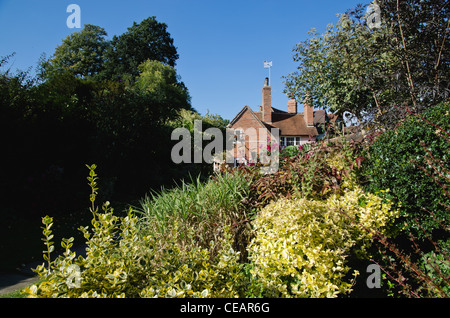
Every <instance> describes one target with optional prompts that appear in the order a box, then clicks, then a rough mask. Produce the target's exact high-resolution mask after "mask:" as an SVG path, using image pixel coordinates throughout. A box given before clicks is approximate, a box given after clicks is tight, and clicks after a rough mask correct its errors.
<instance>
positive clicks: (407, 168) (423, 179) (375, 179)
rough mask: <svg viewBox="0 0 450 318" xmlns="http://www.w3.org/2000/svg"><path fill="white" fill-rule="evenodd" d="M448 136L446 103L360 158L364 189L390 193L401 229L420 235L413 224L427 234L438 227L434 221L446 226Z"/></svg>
mask: <svg viewBox="0 0 450 318" xmlns="http://www.w3.org/2000/svg"><path fill="white" fill-rule="evenodd" d="M449 131H450V103H449V102H446V103H442V104H439V105H437V106H434V107H432V108H429V109H428V110H426V111H424V112H423V113H421V114H419V115H410V116H409V117H407V118H406V119H405V120H404V122H402V123H401V124H400V125H399V126H398V127H397V128H396V129H394V130H390V131H385V132H383V133H382V134H381V135H380V136H378V137H377V138H376V140H375V141H374V142H373V144H372V145H371V146H370V147H369V148H368V150H367V152H366V154H365V157H366V160H365V161H364V165H363V170H364V173H363V174H364V175H365V176H366V177H367V178H368V180H369V182H368V184H367V190H369V191H372V192H377V191H380V190H382V189H390V190H391V194H392V195H393V196H394V197H395V199H396V200H397V202H399V203H400V204H401V205H402V207H403V208H402V216H403V217H404V219H403V221H406V222H407V226H406V228H407V229H415V230H417V232H418V233H419V235H420V233H422V230H421V229H419V226H418V224H420V225H421V227H422V228H423V229H424V230H425V231H427V232H429V233H431V232H432V231H433V230H434V229H437V228H438V223H437V222H436V220H439V221H441V222H446V221H448V216H447V215H448V209H447V208H446V206H449V205H450V198H449V196H448V193H449V190H448V185H449V180H450V160H449V156H450V135H449V134H448V132H449ZM445 189H446V190H445ZM416 220H417V222H416Z"/></svg>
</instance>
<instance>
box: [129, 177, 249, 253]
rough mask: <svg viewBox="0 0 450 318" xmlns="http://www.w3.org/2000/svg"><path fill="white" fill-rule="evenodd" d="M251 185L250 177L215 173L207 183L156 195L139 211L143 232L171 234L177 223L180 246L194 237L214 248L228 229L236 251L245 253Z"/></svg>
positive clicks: (164, 191)
mask: <svg viewBox="0 0 450 318" xmlns="http://www.w3.org/2000/svg"><path fill="white" fill-rule="evenodd" d="M250 184H251V178H250V176H249V175H246V174H244V173H242V172H241V171H233V172H228V173H218V174H215V175H214V176H212V177H211V178H210V179H209V180H207V182H201V181H200V179H199V178H197V179H196V180H192V182H191V183H187V182H183V183H182V184H181V185H180V186H178V187H175V188H173V189H168V190H167V189H162V191H161V192H160V193H156V192H153V193H152V194H151V196H147V197H145V198H144V199H143V200H142V201H141V205H140V207H139V208H138V209H137V210H138V211H139V212H141V213H142V218H143V223H142V225H143V226H142V231H143V232H148V233H153V232H155V231H157V232H161V233H164V232H166V231H169V232H170V231H171V228H172V226H173V225H174V224H175V223H176V224H177V226H178V230H179V231H180V234H179V235H178V238H179V239H180V244H185V243H183V240H185V239H188V236H189V235H192V236H193V238H192V239H194V240H195V241H196V242H197V244H199V245H200V246H202V247H204V248H210V242H211V241H215V242H218V238H219V237H220V236H221V235H222V229H223V227H224V226H228V227H230V230H231V231H232V235H233V239H234V244H235V246H234V248H235V249H236V250H239V251H240V252H241V253H242V254H245V251H246V245H247V241H248V240H249V236H250V234H251V233H250V225H249V222H250V215H249V209H247V208H246V207H245V205H244V204H243V203H244V202H245V200H246V198H247V196H248V192H249V188H250ZM187 233H190V234H189V235H187ZM219 247H220V245H219V244H217V245H215V246H214V248H213V250H212V252H214V251H215V250H216V249H218V248H219ZM242 256H245V255H242Z"/></svg>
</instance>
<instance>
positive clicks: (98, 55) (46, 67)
mask: <svg viewBox="0 0 450 318" xmlns="http://www.w3.org/2000/svg"><path fill="white" fill-rule="evenodd" d="M106 35H107V33H106V32H105V30H104V29H103V28H102V27H99V26H96V25H91V24H86V25H85V26H84V28H83V29H82V30H81V31H79V32H74V33H72V34H70V35H69V36H67V37H66V38H65V39H64V40H63V42H62V43H61V44H60V45H59V46H58V47H56V49H55V53H54V54H53V56H52V58H50V59H49V60H47V61H43V62H42V65H41V71H42V72H41V76H43V78H44V79H48V78H51V77H52V76H55V74H61V73H64V72H66V73H69V74H72V75H75V76H77V77H81V78H87V77H95V76H97V75H98V74H99V73H100V72H101V71H102V69H103V63H104V60H105V52H106V49H107V47H108V46H109V42H108V41H107V40H106Z"/></svg>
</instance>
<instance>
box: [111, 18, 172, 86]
mask: <svg viewBox="0 0 450 318" xmlns="http://www.w3.org/2000/svg"><path fill="white" fill-rule="evenodd" d="M178 57H179V56H178V53H177V49H176V47H175V46H174V44H173V39H172V38H171V36H170V33H169V32H168V31H167V25H166V24H165V23H161V22H158V21H157V20H156V18H155V17H149V18H147V19H145V20H143V21H142V22H140V23H136V22H134V23H133V25H132V26H131V27H130V28H128V30H127V32H125V33H123V34H122V35H120V36H114V37H113V39H112V41H111V46H110V47H109V49H108V51H107V53H106V63H105V76H106V77H108V78H112V79H115V78H117V77H124V76H125V77H126V75H128V76H129V77H131V79H134V78H136V76H138V74H139V70H138V66H139V65H140V64H142V63H144V62H145V61H147V60H156V61H160V62H162V63H164V64H167V65H169V66H172V67H174V66H175V62H176V60H177V59H178Z"/></svg>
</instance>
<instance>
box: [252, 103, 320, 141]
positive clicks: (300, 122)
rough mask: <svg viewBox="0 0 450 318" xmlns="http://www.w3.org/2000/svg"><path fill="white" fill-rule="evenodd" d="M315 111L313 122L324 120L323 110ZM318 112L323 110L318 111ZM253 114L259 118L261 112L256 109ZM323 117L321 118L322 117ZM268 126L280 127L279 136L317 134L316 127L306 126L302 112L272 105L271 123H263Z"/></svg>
mask: <svg viewBox="0 0 450 318" xmlns="http://www.w3.org/2000/svg"><path fill="white" fill-rule="evenodd" d="M316 112H317V116H316V115H315V116H314V124H316V122H317V123H321V122H322V120H323V122H325V111H314V113H316ZM320 112H323V114H322V113H320ZM255 115H256V116H257V117H258V119H260V120H261V118H262V112H261V111H257V112H255ZM322 118H323V119H322ZM264 124H265V125H266V126H267V127H268V128H271V127H275V128H279V129H280V136H317V135H319V133H318V132H317V129H316V127H307V126H306V123H305V120H304V118H303V113H296V114H292V113H288V112H285V111H282V110H279V109H276V108H274V107H272V123H271V124H268V123H264Z"/></svg>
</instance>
